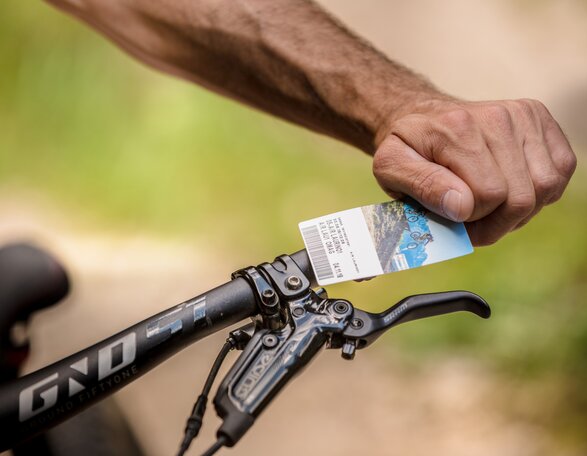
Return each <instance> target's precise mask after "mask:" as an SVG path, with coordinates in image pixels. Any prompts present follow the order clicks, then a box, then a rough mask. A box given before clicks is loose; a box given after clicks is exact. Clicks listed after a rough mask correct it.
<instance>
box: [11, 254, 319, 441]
mask: <svg viewBox="0 0 587 456" xmlns="http://www.w3.org/2000/svg"><path fill="white" fill-rule="evenodd" d="M291 259H293V260H294V262H295V263H296V265H297V266H298V267H299V269H300V270H301V271H302V272H303V274H304V275H305V276H306V277H307V278H308V279H309V280H310V282H311V284H312V285H315V279H314V273H313V271H312V268H311V265H310V262H309V258H308V255H307V253H306V251H305V250H300V251H298V252H296V253H294V254H292V255H291ZM272 266H274V267H275V269H276V270H279V269H280V268H281V267H282V264H281V262H280V261H275V262H274V263H272ZM256 299H257V298H256V294H255V292H254V290H253V288H252V287H251V284H250V283H249V282H247V280H245V279H244V278H240V277H239V278H235V279H233V280H232V281H230V282H227V283H225V284H223V285H220V286H219V287H217V288H214V289H213V290H210V291H208V292H207V293H204V294H201V295H199V296H197V297H195V298H192V299H190V300H188V301H185V302H183V303H181V304H178V305H176V306H174V307H171V308H170V309H168V310H165V311H163V312H160V313H158V314H156V315H154V316H152V317H150V318H147V319H146V320H143V321H142V322H140V323H137V324H136V325H134V326H131V327H130V328H127V329H125V330H123V331H121V332H119V333H118V334H116V335H114V336H112V337H109V338H107V339H105V340H103V341H102V342H98V343H97V344H95V345H92V346H91V347H89V348H86V349H84V350H82V351H80V352H78V353H76V354H74V355H71V356H69V357H67V358H65V359H63V360H61V361H57V362H56V363H54V364H52V365H50V366H47V367H44V368H42V369H40V370H38V371H36V372H33V373H31V374H28V375H26V376H24V377H21V378H19V379H16V380H14V381H12V382H10V383H8V384H4V385H1V386H0V429H2V433H1V436H0V451H3V450H5V449H7V448H10V447H11V446H13V445H14V444H16V443H18V442H20V441H22V440H25V439H27V438H29V437H32V436H33V435H35V434H38V433H40V432H42V431H45V430H47V429H48V428H50V427H53V426H55V425H57V424H59V423H61V422H62V421H65V420H66V419H68V418H70V417H71V416H72V415H74V414H76V413H79V412H81V411H82V410H84V409H85V408H87V407H89V406H90V405H92V404H94V403H95V402H97V401H100V400H102V399H104V398H105V397H106V396H108V395H110V394H112V393H114V392H116V391H118V390H119V389H121V388H122V387H124V386H126V385H127V384H128V383H130V382H131V381H133V380H135V379H137V378H138V377H140V376H141V375H143V374H145V373H146V372H148V371H149V370H150V369H152V368H153V367H155V366H156V365H158V364H160V363H161V362H163V361H164V360H165V359H167V358H169V357H171V356H172V355H174V354H175V353H177V352H178V351H179V350H181V349H183V348H185V347H186V346H187V345H189V344H191V343H194V342H196V341H197V340H199V339H202V338H204V337H206V336H208V335H210V334H212V333H214V332H216V331H219V330H221V329H223V328H226V327H228V326H230V325H232V324H234V323H237V322H239V321H241V320H244V319H246V318H248V317H252V316H254V315H256V314H257V313H258V312H259V309H258V306H257V301H256Z"/></svg>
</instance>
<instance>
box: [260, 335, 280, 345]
mask: <svg viewBox="0 0 587 456" xmlns="http://www.w3.org/2000/svg"><path fill="white" fill-rule="evenodd" d="M278 343H279V339H277V336H274V335H273V334H267V335H265V336H263V345H264V346H265V348H273V347H275V346H276V345H277V344H278Z"/></svg>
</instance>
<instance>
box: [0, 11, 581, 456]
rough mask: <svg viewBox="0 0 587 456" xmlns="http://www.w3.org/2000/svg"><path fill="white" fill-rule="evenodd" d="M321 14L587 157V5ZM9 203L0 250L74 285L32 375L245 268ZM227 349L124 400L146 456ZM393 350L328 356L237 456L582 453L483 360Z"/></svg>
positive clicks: (157, 378) (207, 431)
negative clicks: (15, 250)
mask: <svg viewBox="0 0 587 456" xmlns="http://www.w3.org/2000/svg"><path fill="white" fill-rule="evenodd" d="M322 3H324V4H325V5H326V6H327V7H328V8H329V9H330V10H331V11H332V12H333V13H335V14H336V15H337V16H338V17H340V18H341V19H342V20H343V21H345V22H346V23H348V24H349V25H350V26H351V27H352V28H353V29H354V30H356V31H357V32H358V33H359V34H362V35H364V36H365V37H366V38H368V39H369V40H371V41H372V42H373V43H374V44H375V45H376V46H377V47H380V48H381V49H382V50H384V51H385V52H386V53H388V54H389V55H390V56H392V57H393V58H395V59H397V60H399V61H401V62H405V63H406V64H407V65H409V66H410V67H412V68H414V69H415V70H416V71H418V72H421V73H423V74H426V75H427V76H428V77H430V79H431V80H433V81H434V82H435V83H436V84H437V85H438V86H439V87H442V88H443V89H445V90H446V91H448V92H451V93H453V94H455V95H460V96H464V97H469V98H473V99H487V98H506V97H516V98H518V97H523V96H531V97H533V98H540V99H542V100H543V101H545V102H546V103H547V105H549V106H550V107H551V110H552V111H553V112H554V113H555V114H556V116H557V117H558V118H559V119H561V121H562V123H563V126H564V127H565V128H566V129H567V133H569V135H570V136H571V139H572V141H574V144H577V143H581V144H583V145H585V144H587V137H586V136H585V132H586V131H587V129H585V128H584V124H585V120H584V119H585V116H584V114H585V106H586V105H587V104H586V103H585V101H584V100H585V94H586V93H587V58H585V56H586V55H587V33H585V30H586V28H585V19H586V17H587V14H586V10H587V7H586V6H585V4H584V2H580V1H573V0H561V1H556V2H554V1H550V2H547V1H537V2H530V1H522V0H519V1H516V2H506V1H505V0H499V1H497V0H496V1H494V2H484V1H481V0H473V1H466V0H446V1H443V2H438V1H435V0H419V1H417V2H400V1H383V0H378V1H375V0H370V1H362V2H356V1H353V0H344V1H343V0H323V1H322ZM398 18H399V19H398ZM496 30H498V31H499V32H498V33H496ZM545 62H547V64H545ZM581 100H583V101H581ZM581 116H582V117H581ZM581 118H582V120H578V119H581ZM0 190H1V191H0V214H2V216H1V217H0V242H1V243H6V242H9V241H15V240H21V239H32V240H34V241H35V242H37V243H39V244H40V245H45V246H47V247H49V248H50V250H52V251H54V252H55V253H56V254H58V255H59V256H60V257H61V258H62V260H63V262H64V263H65V264H66V265H67V266H68V268H69V269H70V271H71V274H72V279H73V283H74V288H73V291H72V294H71V296H70V297H69V298H68V299H67V301H66V302H64V303H63V304H62V305H61V306H60V307H59V308H56V309H54V310H50V311H47V312H45V313H44V314H43V315H40V316H39V317H38V318H35V320H34V322H33V325H32V337H33V344H34V355H33V357H32V358H31V360H30V363H29V364H28V369H29V370H33V369H36V368H39V367H41V366H43V365H45V364H47V363H49V362H51V361H54V360H57V359H59V358H61V357H64V356H66V355H68V354H70V353H72V352H74V351H76V350H78V349H81V348H83V347H85V346H87V345H89V344H91V343H94V342H96V341H98V340H101V339H102V338H105V337H107V336H109V335H111V334H112V333H114V332H116V331H117V330H120V329H123V328H125V327H127V326H128V325H130V324H132V323H134V322H136V321H139V320H141V319H143V318H145V317H147V316H149V315H151V314H153V313H156V312H158V311H160V310H162V309H164V308H166V307H169V306H171V305H173V304H176V303H178V302H181V301H183V300H185V299H187V298H189V297H191V296H194V295H196V294H199V293H201V292H203V291H205V290H207V289H209V288H211V287H213V286H215V285H217V284H220V283H222V282H224V281H225V280H226V279H227V278H228V275H229V273H230V272H231V271H232V269H234V268H233V267H232V266H231V264H230V262H228V261H226V260H225V259H223V258H222V257H221V253H220V250H219V249H215V248H213V247H211V246H206V247H205V248H203V246H202V245H186V244H185V243H172V242H169V241H164V240H157V239H150V238H148V237H143V236H141V235H136V234H130V235H121V234H120V233H103V232H102V233H95V232H92V230H91V228H89V227H88V226H82V227H80V225H75V224H73V222H70V221H69V218H70V215H69V214H66V213H63V212H60V210H59V209H58V210H56V211H55V210H54V209H53V208H52V207H50V206H47V205H46V202H45V201H44V200H43V198H42V197H39V195H29V194H26V193H25V194H24V195H23V193H22V192H21V191H20V190H19V191H13V190H11V189H0ZM256 260H260V259H251V261H256ZM223 338H224V335H222V334H219V335H216V336H213V337H210V338H209V339H206V340H204V341H203V342H201V343H199V344H197V345H195V346H193V347H190V348H188V349H186V350H185V351H183V352H182V353H180V354H178V355H177V356H176V357H174V358H173V359H171V360H169V361H168V362H166V363H164V364H163V365H162V366H160V367H158V368H157V369H155V370H154V371H152V372H151V373H150V374H148V375H147V376H145V377H143V378H141V379H140V380H138V381H136V382H135V383H134V384H132V385H131V386H129V387H127V388H126V389H124V390H123V391H121V392H120V393H119V394H118V395H117V398H118V400H119V402H120V403H121V404H122V405H123V407H124V411H125V413H126V414H127V416H128V418H129V420H130V422H131V423H132V426H133V427H134V428H135V430H136V431H137V433H138V435H139V436H140V438H141V441H142V442H143V444H144V446H145V449H146V450H147V452H148V454H150V455H163V454H172V453H173V452H174V451H175V450H176V448H177V444H178V442H179V439H180V436H181V432H182V430H183V426H184V420H185V418H186V416H187V414H188V413H189V411H190V409H191V407H192V402H193V400H194V399H195V397H196V396H197V394H198V393H199V390H200V388H201V385H202V382H203V381H204V378H205V375H206V373H207V371H208V369H209V367H210V365H211V363H212V362H213V359H214V357H215V356H216V353H217V350H218V349H219V347H220V345H221V343H222V342H223ZM385 345H390V344H385ZM382 347H383V344H381V345H380V346H379V347H376V348H374V349H373V350H371V351H368V352H364V353H359V354H358V356H357V358H356V360H355V361H353V362H352V363H347V362H344V361H343V360H341V359H340V356H339V354H338V353H335V352H326V353H323V354H322V355H321V356H320V357H319V358H318V360H317V361H316V362H315V363H313V364H312V365H311V366H310V367H309V368H308V370H307V371H306V372H305V373H304V374H303V375H302V376H301V377H300V378H298V379H297V380H296V381H294V382H293V383H292V385H291V386H290V387H289V388H288V389H287V390H286V392H285V394H283V395H282V396H280V397H279V398H278V399H277V400H276V401H275V403H274V404H273V405H272V406H271V407H270V408H269V409H268V410H267V411H266V412H265V414H264V415H263V416H262V417H261V418H260V419H259V420H258V423H257V425H256V426H255V427H254V428H253V429H252V430H251V431H250V432H249V433H248V434H247V435H246V436H245V437H244V439H243V440H242V442H241V443H240V444H239V446H238V448H237V449H234V450H229V451H230V453H235V454H243V455H245V454H251V455H252V454H274V453H278V454H281V455H283V456H286V455H299V454H308V455H310V454H328V455H354V454H366V455H395V454H406V455H415V456H418V455H430V454H437V455H451V456H459V455H463V456H464V455H467V456H470V455H476V456H484V455H488V456H489V455H491V456H493V455H496V454H499V455H502V456H507V455H512V456H525V455H528V456H535V455H551V454H556V455H566V454H568V455H573V454H578V453H573V452H572V451H570V450H569V451H566V450H565V449H564V448H561V447H560V446H559V444H557V443H555V442H554V441H553V440H552V439H551V437H552V436H551V434H550V433H549V430H548V429H543V428H540V427H537V426H536V425H531V424H529V423H528V422H527V421H524V420H523V419H521V418H520V417H519V416H517V415H516V414H512V413H510V412H508V407H507V405H508V401H509V400H510V399H511V398H512V397H515V396H516V394H517V393H518V390H517V387H516V385H512V384H508V383H507V382H504V380H503V378H501V377H500V376H499V375H498V374H497V373H496V372H494V371H492V370H491V368H490V367H488V366H487V365H484V364H483V362H482V360H479V361H473V360H470V359H459V358H446V359H438V360H436V361H428V362H426V363H425V364H424V365H420V366H418V367H417V368H415V367H414V366H412V367H410V366H408V365H406V363H405V362H403V361H402V360H401V358H400V357H399V356H398V354H396V353H394V352H393V351H392V350H389V349H385V351H383V350H384V349H383V348H382ZM519 392H520V393H521V392H522V391H521V390H519ZM534 397H539V396H534ZM213 415H214V412H213V410H212V409H210V410H209V415H208V416H207V420H206V421H205V424H204V429H203V432H202V434H201V436H200V438H199V440H198V442H197V443H196V444H195V445H193V447H192V449H191V452H190V454H199V452H200V451H201V450H202V449H203V448H204V447H206V446H207V445H208V444H210V443H211V442H212V440H213V434H214V431H215V429H216V427H217V425H218V421H217V419H216V418H215V417H214V416H213ZM277 448H278V449H277ZM229 451H226V452H227V454H228V453H229Z"/></svg>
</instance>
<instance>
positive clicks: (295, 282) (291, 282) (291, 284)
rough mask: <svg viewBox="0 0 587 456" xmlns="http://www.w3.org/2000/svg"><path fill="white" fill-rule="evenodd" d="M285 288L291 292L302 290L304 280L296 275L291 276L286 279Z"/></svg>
mask: <svg viewBox="0 0 587 456" xmlns="http://www.w3.org/2000/svg"><path fill="white" fill-rule="evenodd" d="M285 286H286V287H287V288H289V289H290V290H299V289H300V288H302V279H300V278H299V277H298V276H295V275H292V276H289V277H288V278H287V279H285Z"/></svg>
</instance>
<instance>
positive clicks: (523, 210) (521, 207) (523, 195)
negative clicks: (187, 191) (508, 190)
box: [507, 192, 536, 218]
mask: <svg viewBox="0 0 587 456" xmlns="http://www.w3.org/2000/svg"><path fill="white" fill-rule="evenodd" d="M535 207H536V195H535V194H534V193H533V192H520V193H517V194H514V195H511V196H510V198H509V199H508V201H507V210H508V213H509V214H510V215H511V216H513V217H516V218H524V217H526V216H528V215H530V214H531V213H532V211H533V210H534V208H535Z"/></svg>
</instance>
